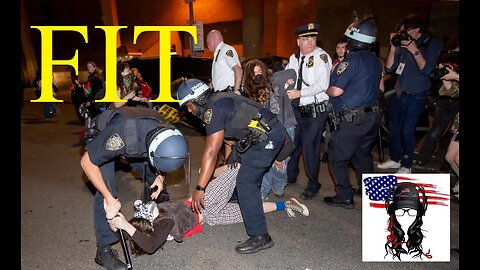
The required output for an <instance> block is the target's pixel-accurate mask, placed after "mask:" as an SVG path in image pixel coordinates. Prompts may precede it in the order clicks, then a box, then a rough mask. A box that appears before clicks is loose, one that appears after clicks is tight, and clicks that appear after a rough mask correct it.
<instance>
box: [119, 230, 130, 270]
mask: <svg viewBox="0 0 480 270" xmlns="http://www.w3.org/2000/svg"><path fill="white" fill-rule="evenodd" d="M118 233H119V234H120V240H121V242H122V249H123V255H125V263H126V264H127V269H130V270H131V269H133V266H132V259H131V258H130V253H129V252H128V247H127V241H126V240H125V237H124V236H123V230H122V229H118Z"/></svg>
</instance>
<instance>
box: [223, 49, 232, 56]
mask: <svg viewBox="0 0 480 270" xmlns="http://www.w3.org/2000/svg"><path fill="white" fill-rule="evenodd" d="M225 54H226V55H228V56H230V57H233V51H232V50H228V51H227V52H226V53H225Z"/></svg>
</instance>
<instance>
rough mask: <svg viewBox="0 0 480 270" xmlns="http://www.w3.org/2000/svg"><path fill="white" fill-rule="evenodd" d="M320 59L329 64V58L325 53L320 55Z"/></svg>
mask: <svg viewBox="0 0 480 270" xmlns="http://www.w3.org/2000/svg"><path fill="white" fill-rule="evenodd" d="M320 59H322V60H323V62H325V64H326V63H327V62H328V56H327V55H326V54H324V53H322V54H320Z"/></svg>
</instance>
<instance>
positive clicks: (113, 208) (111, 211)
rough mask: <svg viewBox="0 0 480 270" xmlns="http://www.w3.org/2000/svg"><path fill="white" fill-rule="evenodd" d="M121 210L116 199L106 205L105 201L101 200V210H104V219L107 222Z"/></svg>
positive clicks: (120, 204)
mask: <svg viewBox="0 0 480 270" xmlns="http://www.w3.org/2000/svg"><path fill="white" fill-rule="evenodd" d="M120 208H122V203H120V201H119V200H118V199H114V201H113V203H110V204H109V203H108V202H107V200H105V199H103V209H105V217H106V218H107V220H111V219H113V218H114V217H115V216H116V215H117V214H118V212H119V211H120Z"/></svg>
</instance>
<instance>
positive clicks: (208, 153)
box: [192, 130, 225, 212]
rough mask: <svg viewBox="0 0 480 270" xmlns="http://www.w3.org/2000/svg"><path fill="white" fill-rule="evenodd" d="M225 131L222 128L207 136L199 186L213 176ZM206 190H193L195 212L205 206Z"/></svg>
mask: <svg viewBox="0 0 480 270" xmlns="http://www.w3.org/2000/svg"><path fill="white" fill-rule="evenodd" d="M224 133H225V131H224V130H220V131H217V132H216V133H213V134H211V135H208V136H207V141H206V144H205V150H204V151H203V155H202V166H201V168H202V169H201V170H200V176H199V177H198V181H197V185H199V186H202V187H205V186H206V185H207V184H208V181H210V178H211V177H212V174H213V171H214V170H215V167H216V165H217V155H218V152H219V151H220V148H221V147H222V143H223V136H224ZM204 192H205V191H200V190H195V191H194V192H193V195H192V209H193V210H194V211H195V212H200V210H201V209H202V208H203V207H204V200H203V198H204V195H205V194H204Z"/></svg>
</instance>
